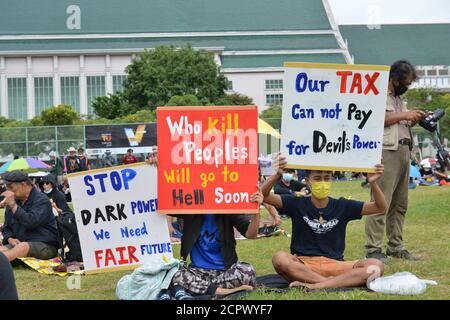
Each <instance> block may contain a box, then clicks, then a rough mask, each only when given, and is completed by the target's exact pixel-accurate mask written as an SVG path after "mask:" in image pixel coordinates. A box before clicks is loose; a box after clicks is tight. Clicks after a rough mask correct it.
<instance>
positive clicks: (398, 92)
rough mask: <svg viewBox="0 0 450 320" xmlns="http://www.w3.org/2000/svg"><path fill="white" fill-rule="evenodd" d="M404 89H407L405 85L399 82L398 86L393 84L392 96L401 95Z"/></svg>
mask: <svg viewBox="0 0 450 320" xmlns="http://www.w3.org/2000/svg"><path fill="white" fill-rule="evenodd" d="M406 91H408V87H407V86H404V85H402V84H399V85H398V86H394V96H396V97H398V96H401V95H402V94H404V93H405V92H406Z"/></svg>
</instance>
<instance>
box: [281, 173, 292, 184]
mask: <svg viewBox="0 0 450 320" xmlns="http://www.w3.org/2000/svg"><path fill="white" fill-rule="evenodd" d="M293 178H294V175H293V174H292V173H287V172H285V173H283V180H284V181H286V182H287V183H289V182H291V181H292V179H293Z"/></svg>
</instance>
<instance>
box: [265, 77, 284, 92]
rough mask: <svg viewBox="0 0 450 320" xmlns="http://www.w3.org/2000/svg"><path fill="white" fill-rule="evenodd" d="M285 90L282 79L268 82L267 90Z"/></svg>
mask: <svg viewBox="0 0 450 320" xmlns="http://www.w3.org/2000/svg"><path fill="white" fill-rule="evenodd" d="M274 89H283V80H282V79H273V80H266V90H274Z"/></svg>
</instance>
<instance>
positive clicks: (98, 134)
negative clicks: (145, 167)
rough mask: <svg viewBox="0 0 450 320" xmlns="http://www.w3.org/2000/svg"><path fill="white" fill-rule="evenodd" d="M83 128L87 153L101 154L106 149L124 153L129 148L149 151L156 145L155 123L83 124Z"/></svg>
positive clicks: (141, 151)
mask: <svg viewBox="0 0 450 320" xmlns="http://www.w3.org/2000/svg"><path fill="white" fill-rule="evenodd" d="M84 130H85V137H86V153H87V154H88V155H103V154H104V153H105V151H106V150H110V151H111V153H112V154H125V153H127V150H128V149H130V148H131V149H133V151H134V153H150V152H152V150H153V149H152V147H153V146H156V123H147V124H120V125H97V126H85V129H84Z"/></svg>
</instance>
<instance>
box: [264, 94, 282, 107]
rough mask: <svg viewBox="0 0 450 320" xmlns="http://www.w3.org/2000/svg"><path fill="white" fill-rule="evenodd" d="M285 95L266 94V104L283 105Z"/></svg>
mask: <svg viewBox="0 0 450 320" xmlns="http://www.w3.org/2000/svg"><path fill="white" fill-rule="evenodd" d="M282 104H283V95H282V94H266V106H272V105H280V106H281V105H282Z"/></svg>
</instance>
